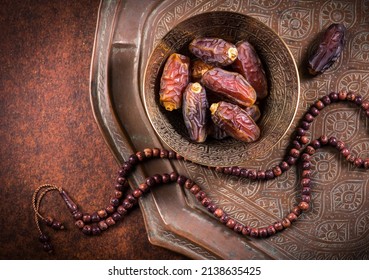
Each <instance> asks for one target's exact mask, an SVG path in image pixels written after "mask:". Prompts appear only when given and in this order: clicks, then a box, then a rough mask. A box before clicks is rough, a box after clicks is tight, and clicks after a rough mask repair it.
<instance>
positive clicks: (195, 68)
mask: <svg viewBox="0 0 369 280" xmlns="http://www.w3.org/2000/svg"><path fill="white" fill-rule="evenodd" d="M189 51H190V52H191V54H192V55H193V56H194V57H195V59H193V60H191V59H190V57H187V56H185V55H182V54H178V53H173V54H172V55H170V56H169V58H168V60H167V61H166V63H165V66H164V70H163V74H162V76H161V80H160V93H159V94H160V104H161V105H162V106H163V107H164V108H165V109H166V110H168V111H173V110H177V109H180V108H182V115H183V119H184V123H185V125H186V128H187V130H188V134H189V137H190V139H191V140H192V141H194V142H198V143H202V142H204V141H205V140H206V138H207V137H208V136H210V137H213V138H215V139H223V138H225V137H228V136H230V137H233V138H235V139H238V140H241V141H245V142H254V141H256V140H258V139H259V137H260V128H259V127H258V125H257V121H258V120H259V118H260V116H261V113H260V109H259V106H258V105H259V104H260V101H262V100H263V99H264V98H265V97H267V95H268V86H267V79H266V75H265V71H264V69H263V65H262V63H261V61H260V58H259V56H258V54H257V53H256V51H255V49H254V47H253V46H252V45H251V44H250V43H249V42H247V41H241V42H238V43H237V44H236V45H234V44H232V43H230V42H227V41H225V40H223V39H220V38H196V39H194V40H193V41H192V42H191V43H190V44H189Z"/></svg>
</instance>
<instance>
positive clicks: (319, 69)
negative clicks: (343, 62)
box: [308, 24, 346, 75]
mask: <svg viewBox="0 0 369 280" xmlns="http://www.w3.org/2000/svg"><path fill="white" fill-rule="evenodd" d="M345 33H346V28H345V26H344V25H343V24H331V25H330V26H329V27H328V28H327V30H326V31H325V33H324V35H323V37H322V40H321V42H320V44H319V47H318V48H317V50H316V51H315V52H314V53H313V54H312V56H311V57H310V59H309V65H308V70H309V73H310V74H311V75H318V74H321V73H323V72H324V71H326V70H327V69H328V68H330V67H331V66H332V64H333V63H334V62H335V61H336V60H337V59H338V58H339V57H340V55H341V52H342V50H343V47H344V39H345Z"/></svg>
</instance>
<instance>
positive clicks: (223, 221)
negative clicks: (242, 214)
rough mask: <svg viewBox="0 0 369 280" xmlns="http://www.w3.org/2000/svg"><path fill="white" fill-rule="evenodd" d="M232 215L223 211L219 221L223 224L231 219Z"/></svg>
mask: <svg viewBox="0 0 369 280" xmlns="http://www.w3.org/2000/svg"><path fill="white" fill-rule="evenodd" d="M229 219H230V217H229V216H228V215H227V214H225V213H223V215H222V217H220V218H219V221H220V222H221V223H222V224H226V223H227V222H228V221H229Z"/></svg>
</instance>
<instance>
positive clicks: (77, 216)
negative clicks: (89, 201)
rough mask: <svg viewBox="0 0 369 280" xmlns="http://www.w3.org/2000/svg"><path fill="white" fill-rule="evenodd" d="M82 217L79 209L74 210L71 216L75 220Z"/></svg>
mask: <svg viewBox="0 0 369 280" xmlns="http://www.w3.org/2000/svg"><path fill="white" fill-rule="evenodd" d="M82 217H83V214H82V212H81V211H76V212H74V213H73V218H74V219H75V220H81V219H82Z"/></svg>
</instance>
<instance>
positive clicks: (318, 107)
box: [314, 100, 325, 110]
mask: <svg viewBox="0 0 369 280" xmlns="http://www.w3.org/2000/svg"><path fill="white" fill-rule="evenodd" d="M314 106H315V107H316V108H317V109H318V110H323V108H324V107H325V106H324V103H323V101H321V100H318V101H316V102H315V104H314Z"/></svg>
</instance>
